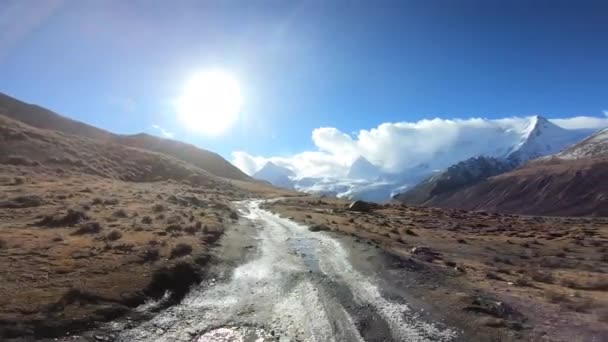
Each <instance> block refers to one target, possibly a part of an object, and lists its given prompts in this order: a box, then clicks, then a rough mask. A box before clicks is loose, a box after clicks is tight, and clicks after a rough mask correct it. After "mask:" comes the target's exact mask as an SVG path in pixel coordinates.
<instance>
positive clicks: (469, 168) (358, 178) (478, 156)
mask: <svg viewBox="0 0 608 342" xmlns="http://www.w3.org/2000/svg"><path fill="white" fill-rule="evenodd" d="M592 133H593V130H589V129H565V128H562V127H560V126H557V125H556V124H554V123H552V122H550V121H549V120H547V119H545V118H544V117H542V116H533V117H530V118H529V119H528V121H527V122H526V123H525V125H522V126H521V127H519V128H518V129H512V128H508V129H506V128H505V129H502V128H488V129H487V130H486V131H481V132H475V134H476V135H479V137H478V136H468V137H467V136H463V137H461V138H459V139H458V140H457V141H456V143H454V144H452V145H450V146H447V147H446V148H445V149H443V150H440V151H438V152H437V153H435V154H434V156H433V158H431V160H429V161H427V162H425V163H422V164H418V165H414V166H412V167H409V168H406V169H405V170H403V171H401V172H392V173H391V172H386V171H384V170H383V168H382V167H381V166H380V165H375V164H373V163H371V162H370V161H369V160H368V159H366V158H365V157H363V156H359V157H358V158H357V159H355V160H354V162H353V163H352V164H351V166H350V168H349V170H348V172H347V174H346V175H345V176H334V177H319V178H311V177H307V178H297V177H296V175H295V174H294V172H293V170H290V169H287V168H281V167H277V166H276V165H274V167H273V170H274V172H273V173H272V176H270V175H268V172H267V171H264V172H261V173H260V172H258V173H256V174H254V175H253V177H254V178H257V179H262V180H265V181H268V182H270V183H272V184H274V185H277V186H281V187H286V188H290V189H296V190H298V191H303V192H308V193H316V194H323V195H331V196H337V197H344V198H349V199H362V200H368V201H374V202H388V201H391V199H392V198H394V199H395V200H397V201H400V202H403V203H406V204H413V205H432V204H433V203H434V202H433V199H434V198H436V197H438V196H439V197H440V196H443V194H444V193H453V192H454V191H457V190H458V189H461V188H463V187H465V186H470V185H472V184H476V183H478V182H480V181H483V180H485V179H487V178H489V177H492V176H496V175H500V174H503V173H505V172H508V171H511V170H514V169H516V168H518V167H520V166H522V165H524V164H526V163H527V162H528V161H530V160H533V159H536V158H539V157H543V156H547V155H552V154H555V153H558V152H560V151H561V150H563V149H564V148H566V147H568V146H570V145H572V144H575V143H576V142H578V141H581V140H582V139H584V138H586V137H588V136H589V135H590V134H592ZM277 168H279V169H281V171H279V169H277ZM260 171H263V169H262V170H260ZM279 175H280V176H279Z"/></svg>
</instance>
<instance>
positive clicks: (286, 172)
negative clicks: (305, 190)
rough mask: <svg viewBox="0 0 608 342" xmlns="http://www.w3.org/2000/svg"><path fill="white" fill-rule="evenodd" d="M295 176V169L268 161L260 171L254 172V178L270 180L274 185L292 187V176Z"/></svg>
mask: <svg viewBox="0 0 608 342" xmlns="http://www.w3.org/2000/svg"><path fill="white" fill-rule="evenodd" d="M293 177H295V174H294V173H293V171H291V170H290V169H288V168H286V167H282V166H278V165H277V164H275V163H273V162H267V163H266V164H265V165H264V167H262V168H261V169H260V170H259V171H258V172H256V173H255V174H253V178H255V179H259V180H263V181H267V182H270V183H271V184H272V185H274V186H278V187H283V188H292V187H293V181H292V178H293Z"/></svg>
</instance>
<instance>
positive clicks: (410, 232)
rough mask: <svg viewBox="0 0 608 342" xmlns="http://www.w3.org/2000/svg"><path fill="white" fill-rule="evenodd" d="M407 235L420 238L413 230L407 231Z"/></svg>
mask: <svg viewBox="0 0 608 342" xmlns="http://www.w3.org/2000/svg"><path fill="white" fill-rule="evenodd" d="M405 234H407V235H411V236H418V234H416V232H414V231H413V230H411V229H406V230H405Z"/></svg>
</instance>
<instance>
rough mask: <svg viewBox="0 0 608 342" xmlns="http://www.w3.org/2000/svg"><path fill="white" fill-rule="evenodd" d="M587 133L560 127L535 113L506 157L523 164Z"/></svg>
mask: <svg viewBox="0 0 608 342" xmlns="http://www.w3.org/2000/svg"><path fill="white" fill-rule="evenodd" d="M588 134H589V132H588V131H587V130H568V129H564V128H561V127H559V126H558V125H556V124H554V123H552V122H550V121H549V120H547V119H545V118H544V117H542V116H540V115H537V116H534V117H532V120H531V121H530V124H529V126H528V127H527V129H526V130H525V134H524V135H523V136H522V140H521V142H520V144H519V145H518V146H516V147H515V149H514V150H512V152H511V153H509V155H508V156H507V158H508V159H509V160H510V161H512V162H514V163H516V164H523V163H525V162H527V161H528V160H531V159H535V158H538V157H542V156H546V155H549V154H555V153H558V152H559V151H561V150H563V149H564V148H566V147H568V146H570V145H572V144H574V143H576V142H577V141H579V140H581V139H583V138H584V137H585V136H587V135H588Z"/></svg>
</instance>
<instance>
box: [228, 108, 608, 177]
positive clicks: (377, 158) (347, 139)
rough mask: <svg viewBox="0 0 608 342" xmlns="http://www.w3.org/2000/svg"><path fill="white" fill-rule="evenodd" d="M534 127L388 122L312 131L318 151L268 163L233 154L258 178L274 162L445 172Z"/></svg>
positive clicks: (337, 172) (499, 149)
mask: <svg viewBox="0 0 608 342" xmlns="http://www.w3.org/2000/svg"><path fill="white" fill-rule="evenodd" d="M551 121H552V122H554V123H555V124H557V125H559V126H562V127H564V128H568V129H578V128H592V129H599V128H601V127H605V126H608V118H599V117H585V116H579V117H573V118H566V119H553V120H551ZM530 124H531V118H530V117H526V118H524V117H513V118H504V119H496V120H488V119H482V118H470V119H451V120H450V119H440V118H435V119H431V120H427V119H425V120H420V121H417V122H397V123H383V124H380V125H379V126H378V127H375V128H371V129H368V130H365V129H364V130H360V131H359V132H358V133H355V134H352V135H349V134H346V133H344V132H342V131H340V130H338V129H337V128H334V127H321V128H317V129H315V130H313V132H312V141H313V142H314V144H315V146H316V150H315V151H305V152H301V153H298V154H295V155H292V156H283V157H268V158H266V157H261V156H252V155H249V154H248V153H246V152H243V151H237V152H234V153H233V163H234V164H235V165H236V166H237V167H239V168H241V169H242V170H243V171H245V172H246V173H248V174H252V173H254V172H256V171H257V170H259V169H260V168H261V167H263V166H264V164H265V163H266V162H268V161H272V162H273V163H275V164H277V165H281V166H285V167H287V168H289V169H291V170H293V171H294V172H295V173H296V174H297V175H298V176H299V177H323V176H333V177H336V176H337V177H340V176H344V175H346V173H347V172H348V168H349V166H350V165H351V164H352V162H353V161H354V160H355V159H356V158H357V157H358V156H363V157H365V158H367V159H368V160H369V161H370V162H372V163H373V164H375V165H377V166H379V167H381V168H382V169H384V170H385V171H388V172H403V171H404V170H407V169H408V168H414V167H417V166H420V165H428V167H429V168H431V169H439V168H445V167H447V166H449V165H451V164H452V163H453V162H455V161H459V160H463V159H466V158H469V157H472V156H476V155H482V154H485V155H504V154H505V153H507V152H508V150H509V148H511V147H513V146H514V145H517V144H518V143H519V142H520V141H521V139H522V135H524V133H525V132H526V130H529V129H530V127H531V126H530Z"/></svg>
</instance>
